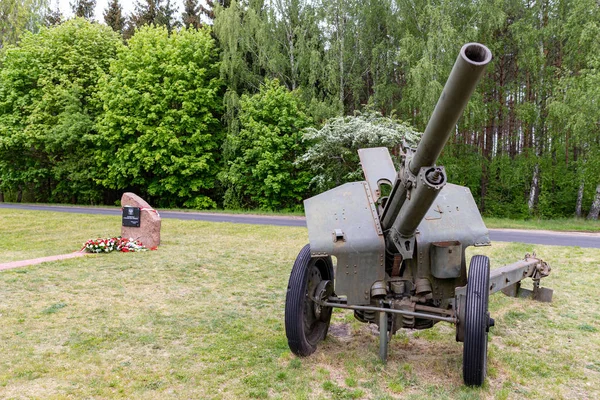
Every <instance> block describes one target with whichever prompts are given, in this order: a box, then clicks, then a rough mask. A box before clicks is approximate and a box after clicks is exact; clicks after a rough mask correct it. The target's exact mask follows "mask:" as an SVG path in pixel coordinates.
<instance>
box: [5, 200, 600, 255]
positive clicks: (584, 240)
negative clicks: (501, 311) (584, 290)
mask: <svg viewBox="0 0 600 400" xmlns="http://www.w3.org/2000/svg"><path fill="white" fill-rule="evenodd" d="M0 208H13V209H21V210H38V211H55V212H68V213H80V214H105V215H121V211H120V210H119V209H117V208H98V207H69V206H42V205H34V204H14V203H0ZM159 212H160V216H161V217H162V218H175V219H186V220H201V221H210V222H233V223H241V224H255V225H277V226H306V221H305V219H304V217H285V216H268V215H243V214H221V213H204V212H191V211H190V212H182V211H160V210H159ZM490 239H491V240H492V241H496V242H519V243H528V244H542V245H554V246H579V247H588V248H600V233H586V232H553V231H533V230H519V229H490Z"/></svg>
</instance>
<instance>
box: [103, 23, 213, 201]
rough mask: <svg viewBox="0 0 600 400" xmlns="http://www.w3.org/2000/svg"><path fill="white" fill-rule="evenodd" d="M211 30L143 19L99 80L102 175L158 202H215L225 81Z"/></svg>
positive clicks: (115, 184)
mask: <svg viewBox="0 0 600 400" xmlns="http://www.w3.org/2000/svg"><path fill="white" fill-rule="evenodd" d="M217 56H218V54H217V50H216V48H215V43H214V40H213V39H212V38H211V35H210V32H209V31H208V30H200V31H197V30H195V29H189V30H186V29H182V30H180V31H178V32H173V33H172V34H171V35H169V34H168V32H167V30H166V28H164V27H144V28H142V29H140V30H139V31H137V32H136V34H135V35H134V36H133V37H132V38H131V39H130V40H129V42H128V46H127V47H125V48H123V49H121V50H120V51H119V53H118V56H117V59H116V60H115V61H114V62H113V63H112V64H111V67H110V76H108V77H107V78H105V79H104V80H103V81H102V82H101V86H102V90H101V92H100V96H99V98H100V100H101V101H102V103H103V106H104V113H103V115H102V117H101V118H100V119H99V122H98V125H97V126H98V131H99V133H100V135H99V136H98V140H97V142H96V144H97V147H98V151H97V152H96V160H97V162H98V165H99V166H100V167H101V169H102V170H103V171H104V173H101V174H99V175H98V176H97V177H96V178H97V179H98V181H99V182H101V183H102V184H103V185H105V186H107V187H109V188H112V189H119V190H123V189H133V190H136V191H138V192H139V193H140V194H141V195H143V196H146V197H148V198H149V199H151V200H152V202H153V203H154V204H157V205H159V206H181V205H185V206H186V207H194V208H209V207H214V206H215V205H216V203H215V201H214V198H211V197H210V196H212V195H213V194H212V191H211V189H213V187H214V185H215V181H216V179H215V176H216V174H217V172H218V170H217V165H218V161H219V156H218V150H219V145H220V143H221V141H222V134H223V133H222V132H223V131H222V126H221V123H220V121H219V118H220V116H221V108H222V95H221V88H222V83H221V80H220V78H219V65H218V61H217Z"/></svg>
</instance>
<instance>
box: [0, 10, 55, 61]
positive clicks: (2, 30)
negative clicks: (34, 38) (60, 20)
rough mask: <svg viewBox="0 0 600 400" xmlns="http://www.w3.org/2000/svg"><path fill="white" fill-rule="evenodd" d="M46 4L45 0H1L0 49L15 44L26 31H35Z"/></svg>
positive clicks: (41, 19)
mask: <svg viewBox="0 0 600 400" xmlns="http://www.w3.org/2000/svg"><path fill="white" fill-rule="evenodd" d="M47 6H48V1H47V0H2V1H1V2H0V49H1V48H2V47H4V46H6V45H8V44H16V43H17V42H18V41H19V39H20V38H21V35H23V33H25V32H26V31H30V32H36V31H37V29H38V27H39V24H40V23H41V22H42V21H43V19H44V11H45V10H46V8H47Z"/></svg>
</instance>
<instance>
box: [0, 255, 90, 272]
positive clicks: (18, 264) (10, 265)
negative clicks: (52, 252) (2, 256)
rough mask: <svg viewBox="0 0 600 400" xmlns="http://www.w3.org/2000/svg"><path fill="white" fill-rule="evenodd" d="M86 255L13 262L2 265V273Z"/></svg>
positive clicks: (0, 265) (0, 268)
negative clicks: (7, 270)
mask: <svg viewBox="0 0 600 400" xmlns="http://www.w3.org/2000/svg"><path fill="white" fill-rule="evenodd" d="M86 254H88V253H81V252H76V253H69V254H61V255H58V256H50V257H41V258H33V259H31V260H22V261H12V262H8V263H3V264H0V271H2V270H5V269H13V268H20V267H26V266H28V265H34V264H41V263H44V262H48V261H57V260H66V259H68V258H76V257H83V256H85V255H86Z"/></svg>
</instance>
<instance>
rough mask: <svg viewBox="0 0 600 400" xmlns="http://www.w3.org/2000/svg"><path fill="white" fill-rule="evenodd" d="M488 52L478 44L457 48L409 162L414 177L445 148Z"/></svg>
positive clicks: (488, 59) (484, 63)
mask: <svg viewBox="0 0 600 400" xmlns="http://www.w3.org/2000/svg"><path fill="white" fill-rule="evenodd" d="M491 60H492V52H491V51H490V50H489V49H488V48H487V47H485V46H484V45H482V44H479V43H467V44H465V45H464V46H463V47H462V48H461V49H460V54H459V55H458V58H457V59H456V62H455V63H454V67H453V68H452V72H451V73H450V76H449V77H448V81H447V82H446V85H445V86H444V90H443V91H442V95H441V96H440V99H439V100H438V102H437V105H436V106H435V110H433V114H432V115H431V118H430V119H429V123H428V124H427V127H426V128H425V132H424V133H423V138H422V139H421V142H419V146H418V147H417V151H416V152H415V154H414V156H413V158H412V160H411V162H410V171H411V172H412V173H413V174H414V175H416V174H417V173H418V172H419V170H420V169H421V168H422V167H428V166H431V165H434V164H435V163H436V161H437V159H438V157H439V156H440V153H441V152H442V149H443V148H444V146H445V145H446V142H447V141H448V138H449V137H450V133H451V132H452V130H453V129H454V127H455V126H456V122H457V121H458V119H459V118H460V116H461V115H462V113H463V111H464V109H465V107H466V105H467V102H468V101H469V98H470V97H471V94H472V93H473V91H474V90H475V86H477V83H478V82H479V79H480V78H481V76H482V75H483V72H484V70H485V66H486V65H487V64H488V63H489V62H490V61H491Z"/></svg>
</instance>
